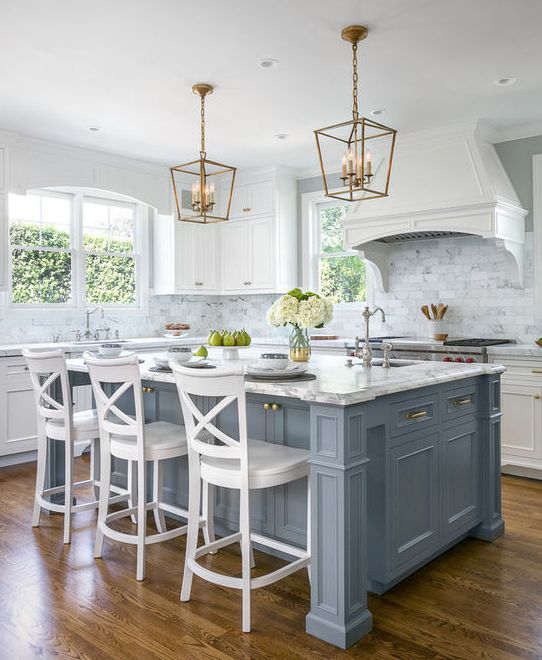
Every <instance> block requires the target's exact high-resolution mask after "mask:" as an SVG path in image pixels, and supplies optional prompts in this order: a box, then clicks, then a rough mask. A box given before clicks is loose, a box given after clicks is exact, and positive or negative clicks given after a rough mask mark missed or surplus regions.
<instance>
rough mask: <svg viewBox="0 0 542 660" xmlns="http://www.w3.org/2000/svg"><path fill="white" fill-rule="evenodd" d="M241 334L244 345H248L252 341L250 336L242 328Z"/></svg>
mask: <svg viewBox="0 0 542 660" xmlns="http://www.w3.org/2000/svg"><path fill="white" fill-rule="evenodd" d="M243 336H244V337H245V346H250V343H251V342H252V337H251V336H250V335H249V334H248V332H247V331H246V330H243Z"/></svg>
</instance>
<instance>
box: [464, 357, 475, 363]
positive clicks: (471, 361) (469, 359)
mask: <svg viewBox="0 0 542 660" xmlns="http://www.w3.org/2000/svg"><path fill="white" fill-rule="evenodd" d="M465 362H467V363H468V364H472V363H473V362H476V358H473V357H468V358H467V359H466V360H465Z"/></svg>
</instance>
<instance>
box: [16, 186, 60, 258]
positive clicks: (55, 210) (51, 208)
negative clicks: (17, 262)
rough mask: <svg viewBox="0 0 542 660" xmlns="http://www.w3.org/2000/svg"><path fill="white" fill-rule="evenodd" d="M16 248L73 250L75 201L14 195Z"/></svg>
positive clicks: (46, 196)
mask: <svg viewBox="0 0 542 660" xmlns="http://www.w3.org/2000/svg"><path fill="white" fill-rule="evenodd" d="M9 218H10V226H11V228H10V241H11V244H12V245H27V246H29V247H33V246H42V247H60V248H66V249H69V247H70V231H71V199H69V198H66V197H56V196H55V197H50V196H48V195H33V194H28V195H10V197H9Z"/></svg>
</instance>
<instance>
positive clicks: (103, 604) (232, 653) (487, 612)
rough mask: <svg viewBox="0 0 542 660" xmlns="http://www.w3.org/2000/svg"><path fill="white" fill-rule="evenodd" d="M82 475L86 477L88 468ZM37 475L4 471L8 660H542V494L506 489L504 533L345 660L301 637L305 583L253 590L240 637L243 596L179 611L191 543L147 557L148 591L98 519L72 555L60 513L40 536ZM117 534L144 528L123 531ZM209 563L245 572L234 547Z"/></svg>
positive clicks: (398, 604)
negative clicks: (34, 520)
mask: <svg viewBox="0 0 542 660" xmlns="http://www.w3.org/2000/svg"><path fill="white" fill-rule="evenodd" d="M76 466H77V472H78V476H79V477H81V478H83V477H84V474H85V472H86V471H87V470H88V461H87V459H86V458H80V459H77V461H76ZM34 471H35V465H34V464H26V465H21V466H11V467H8V468H2V469H0V492H1V493H2V507H1V509H0V608H1V609H0V612H1V615H0V659H1V660H3V659H4V658H6V659H8V658H9V659H10V660H12V659H13V660H27V659H28V660H33V659H34V658H40V659H47V658H61V659H64V658H66V659H68V658H74V659H76V660H87V659H88V660H102V659H103V660H113V659H114V660H119V659H122V660H155V659H156V660H158V659H159V660H169V659H171V660H173V659H175V660H177V659H179V658H181V659H184V658H186V659H187V660H192V659H194V660H196V659H197V660H200V659H211V658H212V659H215V658H216V659H217V660H229V659H235V660H237V659H250V660H270V659H275V658H292V659H293V660H298V659H299V660H302V659H304V658H315V659H326V660H329V659H331V658H377V659H378V660H380V659H383V660H385V659H388V658H390V659H391V658H393V659H396V660H411V659H412V660H416V659H420V660H422V659H431V660H437V659H446V658H461V659H463V658H464V659H469V660H470V659H471V658H488V659H490V660H511V659H512V658H533V659H534V658H536V659H537V660H540V658H542V596H541V592H542V482H537V481H532V480H527V479H521V478H519V477H504V478H503V502H504V516H505V520H506V535H505V536H504V537H503V538H501V539H499V540H498V541H497V542H496V543H494V544H486V543H483V542H481V541H478V540H475V539H466V540H465V541H464V542H462V543H461V544H459V545H458V546H456V547H455V548H453V549H452V550H450V551H449V552H447V553H446V554H445V555H443V556H442V557H440V558H438V559H437V560H435V561H434V562H432V563H431V564H429V565H428V566H426V567H425V568H423V569H421V570H420V571H418V572H417V573H415V574H414V575H413V576H411V578H409V579H408V580H405V581H404V582H402V583H401V584H399V585H397V586H396V587H395V588H394V589H392V590H390V591H389V592H388V593H386V594H384V595H383V596H380V597H378V596H370V597H369V607H370V609H371V611H372V612H373V616H374V621H375V626H374V630H373V632H372V633H371V634H370V635H367V636H366V637H365V638H364V639H363V640H361V641H360V642H359V643H358V644H356V645H355V646H354V647H352V648H351V649H348V650H347V651H340V650H339V649H336V648H335V647H332V646H330V645H328V644H325V643H324V642H321V641H320V640H318V639H316V638H314V637H311V636H309V635H306V634H305V632H304V624H305V616H306V613H307V611H308V608H309V586H308V581H307V577H306V573H305V572H304V571H301V572H299V573H297V574H295V575H292V576H290V577H289V578H287V579H286V580H283V581H281V582H279V583H277V584H275V585H272V586H271V587H268V588H266V589H261V590H258V591H256V592H253V608H252V614H253V617H252V618H253V632H252V633H250V634H243V633H242V632H241V631H240V620H241V599H240V594H239V593H238V592H237V591H233V590H228V589H225V588H222V587H217V586H212V585H208V584H206V583H204V582H203V581H202V580H199V579H197V578H195V579H194V587H193V598H192V600H191V601H190V602H189V603H180V601H179V590H180V584H181V576H182V561H183V557H184V544H185V540H184V537H181V538H179V539H174V540H172V541H170V542H168V543H162V544H157V545H153V546H150V547H149V548H148V550H147V564H146V568H147V577H146V580H145V581H144V582H143V583H138V582H136V580H135V548H134V547H132V546H127V545H125V544H123V545H121V544H117V543H113V542H111V541H108V540H106V544H105V551H104V556H103V558H102V559H100V560H95V559H94V558H93V554H92V552H93V544H94V533H95V520H96V514H95V512H93V511H88V512H81V513H79V514H77V515H75V516H74V519H73V520H74V525H73V534H72V538H73V541H72V544H71V545H70V546H64V545H63V543H62V517H61V516H59V515H46V514H44V515H43V516H42V526H41V527H40V528H39V529H37V530H36V529H34V530H33V529H32V528H31V526H30V522H31V515H32V495H31V493H32V490H33V485H34ZM85 496H86V497H89V496H90V492H88V493H82V498H83V499H84V498H85ZM149 520H150V519H149ZM121 527H122V528H123V529H124V530H125V531H129V530H133V529H134V528H133V527H132V526H131V523H130V522H129V521H127V520H125V521H123V522H122V523H121ZM204 561H206V562H207V563H209V564H210V565H212V566H214V567H219V568H220V570H224V571H229V572H232V573H238V572H239V570H240V555H239V550H238V548H237V547H236V546H232V547H231V548H227V549H224V550H221V551H220V552H219V553H218V555H216V556H213V557H211V556H208V557H206V558H205V560H204ZM256 562H257V570H258V571H260V570H261V571H264V572H265V571H268V570H273V569H275V568H277V567H278V566H280V565H281V562H280V560H278V559H275V558H272V557H269V556H267V555H264V554H262V553H260V552H257V553H256Z"/></svg>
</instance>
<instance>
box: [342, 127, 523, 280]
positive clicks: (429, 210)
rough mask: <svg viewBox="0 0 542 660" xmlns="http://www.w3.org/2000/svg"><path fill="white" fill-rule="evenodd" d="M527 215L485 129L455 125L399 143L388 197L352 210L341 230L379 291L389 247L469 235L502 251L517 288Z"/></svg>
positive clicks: (520, 277)
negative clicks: (366, 265)
mask: <svg viewBox="0 0 542 660" xmlns="http://www.w3.org/2000/svg"><path fill="white" fill-rule="evenodd" d="M526 214H527V211H526V210H525V209H523V208H522V207H521V205H520V203H519V199H518V197H517V195H516V193H515V191H514V189H513V187H512V185H511V183H510V180H509V179H508V176H507V174H506V172H505V171H504V168H503V167H502V164H501V162H500V160H499V158H498V156H497V154H496V152H495V149H494V148H493V145H492V144H491V143H490V142H489V141H488V140H487V139H486V138H485V137H484V134H483V130H482V129H481V128H480V126H479V125H467V126H465V125H461V126H453V127H447V128H444V129H439V130H438V131H436V130H435V131H424V132H422V133H417V134H411V135H407V136H401V137H399V138H398V145H397V156H396V165H395V178H394V185H393V190H392V191H391V193H390V196H389V197H387V198H385V199H380V200H376V201H371V200H367V201H363V202H359V203H358V204H354V205H352V206H351V207H350V208H349V210H348V212H347V214H346V217H345V218H344V220H343V226H344V230H345V243H346V246H347V248H349V249H355V250H358V251H359V256H360V257H361V258H364V259H367V261H368V262H369V264H370V265H371V267H372V269H373V272H375V273H377V278H376V279H377V286H378V287H379V288H380V289H382V290H387V288H388V263H389V251H390V247H391V246H392V245H393V244H394V243H398V242H405V241H414V240H424V239H425V240H427V239H435V238H442V237H446V236H455V237H458V236H467V235H475V236H481V237H482V238H484V239H488V240H494V242H495V245H496V247H497V249H503V250H507V251H508V252H509V253H510V255H511V257H512V259H511V260H510V261H511V263H512V264H513V267H512V273H511V279H512V281H513V284H514V286H519V287H522V286H523V262H524V243H525V216H526Z"/></svg>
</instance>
